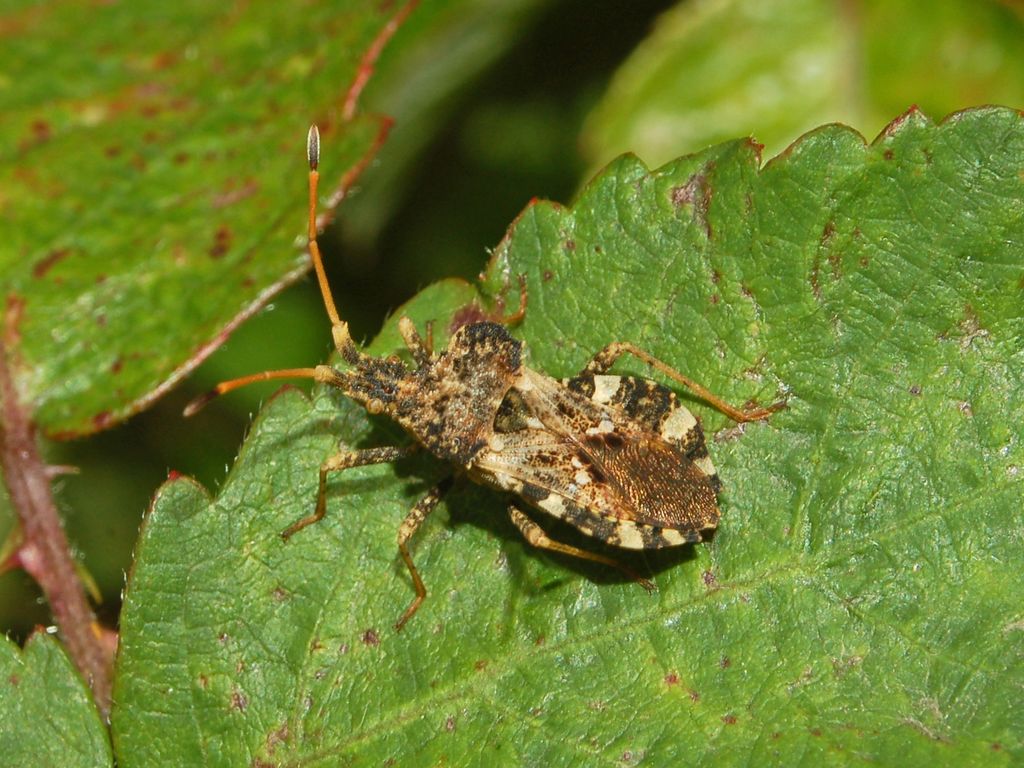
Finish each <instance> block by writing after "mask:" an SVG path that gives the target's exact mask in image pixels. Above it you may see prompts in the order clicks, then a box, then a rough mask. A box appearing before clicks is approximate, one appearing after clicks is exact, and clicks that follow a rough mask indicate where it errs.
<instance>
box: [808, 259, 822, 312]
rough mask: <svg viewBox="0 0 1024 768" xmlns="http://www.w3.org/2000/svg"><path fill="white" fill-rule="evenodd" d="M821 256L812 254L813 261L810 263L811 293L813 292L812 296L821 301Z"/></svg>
mask: <svg viewBox="0 0 1024 768" xmlns="http://www.w3.org/2000/svg"><path fill="white" fill-rule="evenodd" d="M820 273H821V256H819V255H818V254H815V255H814V263H813V264H811V276H810V280H811V293H813V294H814V298H816V299H817V300H818V301H821V279H820Z"/></svg>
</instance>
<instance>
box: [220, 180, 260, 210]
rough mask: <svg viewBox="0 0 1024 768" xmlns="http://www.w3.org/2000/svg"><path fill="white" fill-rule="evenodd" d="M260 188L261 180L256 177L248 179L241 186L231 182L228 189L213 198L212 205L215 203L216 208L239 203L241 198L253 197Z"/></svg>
mask: <svg viewBox="0 0 1024 768" xmlns="http://www.w3.org/2000/svg"><path fill="white" fill-rule="evenodd" d="M259 189H260V185H259V182H257V181H256V180H255V179H246V181H245V183H244V184H242V185H241V186H240V187H239V186H236V185H235V183H234V182H231V183H230V184H229V185H228V187H227V189H225V190H224V191H223V192H221V193H220V194H219V195H217V196H216V197H214V198H213V200H212V201H211V205H213V207H214V208H225V207H227V206H229V205H233V204H235V203H237V202H238V201H239V200H245V198H247V197H252V196H253V195H255V194H256V193H257V192H258V191H259Z"/></svg>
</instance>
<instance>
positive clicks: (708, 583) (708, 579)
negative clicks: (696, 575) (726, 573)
mask: <svg viewBox="0 0 1024 768" xmlns="http://www.w3.org/2000/svg"><path fill="white" fill-rule="evenodd" d="M703 578H704V586H705V587H713V586H715V582H716V581H717V579H715V574H714V573H713V572H712V571H711V570H710V569H708V570H706V571H704V573H703Z"/></svg>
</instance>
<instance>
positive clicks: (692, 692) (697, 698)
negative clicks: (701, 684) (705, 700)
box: [688, 688, 700, 704]
mask: <svg viewBox="0 0 1024 768" xmlns="http://www.w3.org/2000/svg"><path fill="white" fill-rule="evenodd" d="M688 693H689V694H690V701H692V702H693V703H694V704H696V703H697V702H698V701H700V694H699V693H697V692H696V691H695V690H694V689H693V688H691V689H690V690H689V691H688Z"/></svg>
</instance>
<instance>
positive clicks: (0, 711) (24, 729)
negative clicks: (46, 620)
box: [0, 632, 114, 767]
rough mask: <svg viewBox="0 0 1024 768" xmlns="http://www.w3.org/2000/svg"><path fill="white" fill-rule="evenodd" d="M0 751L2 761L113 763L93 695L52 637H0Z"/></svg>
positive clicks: (81, 763)
mask: <svg viewBox="0 0 1024 768" xmlns="http://www.w3.org/2000/svg"><path fill="white" fill-rule="evenodd" d="M0 754H2V755H3V756H4V757H3V760H4V764H6V765H61V766H69V767H70V766H86V765H88V766H97V765H113V764H114V763H113V757H112V755H111V752H110V742H109V740H108V738H107V731H106V729H105V728H104V725H103V721H102V719H101V718H100V714H99V711H98V710H97V709H96V706H95V705H94V704H93V702H92V696H91V695H90V693H89V689H88V687H87V686H86V685H85V683H84V682H83V681H82V678H80V677H79V676H78V673H77V672H75V668H74V667H73V666H72V665H71V661H70V660H69V659H68V657H67V656H66V655H65V653H64V651H63V649H62V648H61V647H60V645H59V644H58V643H57V641H56V640H54V639H53V638H52V637H49V636H47V635H45V634H43V633H41V632H37V633H36V634H34V635H32V637H30V638H29V639H28V642H27V643H25V648H24V649H21V648H18V646H17V644H16V643H12V642H11V641H10V640H7V639H3V640H0Z"/></svg>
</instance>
